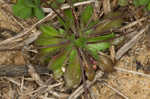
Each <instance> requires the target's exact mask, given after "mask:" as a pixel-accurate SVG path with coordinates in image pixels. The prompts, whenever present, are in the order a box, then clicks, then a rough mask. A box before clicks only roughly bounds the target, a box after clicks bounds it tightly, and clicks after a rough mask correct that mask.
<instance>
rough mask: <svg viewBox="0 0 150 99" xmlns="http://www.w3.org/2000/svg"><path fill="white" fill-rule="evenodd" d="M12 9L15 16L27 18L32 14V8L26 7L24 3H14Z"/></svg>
mask: <svg viewBox="0 0 150 99" xmlns="http://www.w3.org/2000/svg"><path fill="white" fill-rule="evenodd" d="M12 10H13V13H14V15H15V16H18V17H20V18H23V19H26V18H29V17H31V16H32V8H29V7H26V6H24V5H19V4H16V5H13V6H12Z"/></svg>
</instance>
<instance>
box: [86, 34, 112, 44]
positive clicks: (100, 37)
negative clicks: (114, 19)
mask: <svg viewBox="0 0 150 99" xmlns="http://www.w3.org/2000/svg"><path fill="white" fill-rule="evenodd" d="M114 37H115V34H114V33H111V34H107V35H104V36H98V37H92V38H88V42H98V41H103V40H108V39H111V38H114Z"/></svg>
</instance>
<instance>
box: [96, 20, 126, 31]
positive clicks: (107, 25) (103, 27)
mask: <svg viewBox="0 0 150 99" xmlns="http://www.w3.org/2000/svg"><path fill="white" fill-rule="evenodd" d="M122 23H123V20H122V19H120V18H119V19H116V20H108V21H105V22H103V23H101V24H99V25H98V26H97V27H96V29H95V33H102V32H104V31H108V30H110V29H115V28H119V27H121V25H122Z"/></svg>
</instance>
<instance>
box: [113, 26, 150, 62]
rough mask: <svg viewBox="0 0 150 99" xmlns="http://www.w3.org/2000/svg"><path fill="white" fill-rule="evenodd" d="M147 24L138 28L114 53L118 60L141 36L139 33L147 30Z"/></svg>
mask: <svg viewBox="0 0 150 99" xmlns="http://www.w3.org/2000/svg"><path fill="white" fill-rule="evenodd" d="M148 27H149V26H146V27H145V28H143V29H142V30H140V31H139V32H138V33H137V34H136V35H135V36H134V37H133V38H132V39H131V40H130V41H129V42H127V43H126V44H125V45H123V46H122V47H121V48H120V49H119V50H118V51H117V53H116V59H117V60H119V59H120V58H121V57H122V56H123V55H124V54H125V53H126V52H127V51H128V50H129V49H130V48H131V47H133V46H134V45H135V43H136V42H137V41H138V40H139V39H140V38H141V35H142V34H143V33H145V32H146V31H147V30H148Z"/></svg>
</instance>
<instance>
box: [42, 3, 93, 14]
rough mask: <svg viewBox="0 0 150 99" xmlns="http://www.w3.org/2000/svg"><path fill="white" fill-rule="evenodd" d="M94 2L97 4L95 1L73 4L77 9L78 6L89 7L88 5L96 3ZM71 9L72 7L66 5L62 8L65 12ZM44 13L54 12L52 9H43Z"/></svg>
mask: <svg viewBox="0 0 150 99" xmlns="http://www.w3.org/2000/svg"><path fill="white" fill-rule="evenodd" d="M94 2H95V0H89V1H83V2H78V3H75V4H73V6H74V7H77V6H82V5H87V4H90V3H94ZM70 7H71V6H70V5H68V4H64V5H63V6H62V7H61V9H62V10H64V9H68V8H70ZM43 11H44V12H46V13H49V12H52V9H51V8H43Z"/></svg>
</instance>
